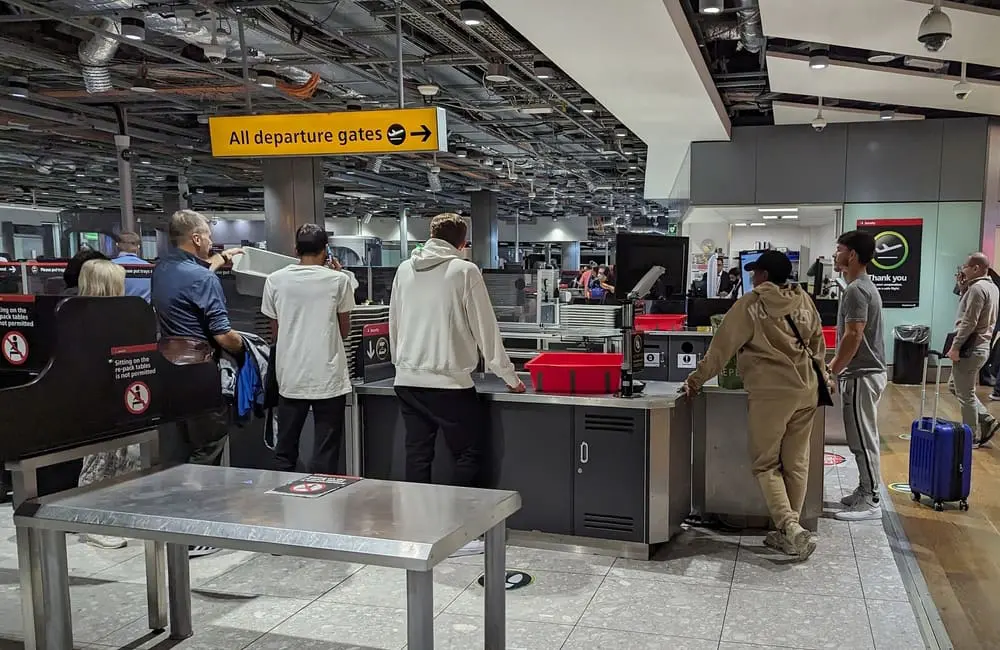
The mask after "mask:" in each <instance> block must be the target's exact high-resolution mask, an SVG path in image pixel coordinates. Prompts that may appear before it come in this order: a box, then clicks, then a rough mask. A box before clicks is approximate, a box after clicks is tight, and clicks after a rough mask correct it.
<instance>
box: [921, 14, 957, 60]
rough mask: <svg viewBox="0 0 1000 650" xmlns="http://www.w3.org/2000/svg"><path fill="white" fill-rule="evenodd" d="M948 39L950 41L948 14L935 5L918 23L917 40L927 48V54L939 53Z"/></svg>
mask: <svg viewBox="0 0 1000 650" xmlns="http://www.w3.org/2000/svg"><path fill="white" fill-rule="evenodd" d="M949 39H951V19H950V18H948V14H946V13H944V12H943V11H941V7H939V6H938V5H935V6H933V7H931V10H930V11H928V12H927V15H926V16H924V19H923V20H922V21H921V22H920V29H919V30H918V31H917V40H918V41H920V42H921V43H922V44H923V46H924V47H925V48H927V51H928V52H940V51H941V48H943V47H944V46H945V43H947V42H948V40H949Z"/></svg>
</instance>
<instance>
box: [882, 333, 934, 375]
mask: <svg viewBox="0 0 1000 650" xmlns="http://www.w3.org/2000/svg"><path fill="white" fill-rule="evenodd" d="M930 338H931V328H930V327H928V326H927V325H898V326H896V327H894V328H893V330H892V339H893V342H892V383H894V384H920V383H922V382H923V381H924V378H923V373H924V358H925V357H926V356H927V349H928V346H929V344H930Z"/></svg>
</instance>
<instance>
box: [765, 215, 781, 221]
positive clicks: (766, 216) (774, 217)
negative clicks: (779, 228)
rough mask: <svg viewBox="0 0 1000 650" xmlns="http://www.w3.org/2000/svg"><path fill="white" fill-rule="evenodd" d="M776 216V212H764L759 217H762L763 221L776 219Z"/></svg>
mask: <svg viewBox="0 0 1000 650" xmlns="http://www.w3.org/2000/svg"><path fill="white" fill-rule="evenodd" d="M777 218H778V215H776V214H765V215H764V216H763V217H761V219H763V220H764V221H771V220H772V219H777Z"/></svg>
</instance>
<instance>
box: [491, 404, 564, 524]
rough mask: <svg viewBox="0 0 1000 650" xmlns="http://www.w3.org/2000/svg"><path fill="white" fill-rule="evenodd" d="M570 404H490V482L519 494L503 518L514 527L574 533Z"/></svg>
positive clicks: (498, 487)
mask: <svg viewBox="0 0 1000 650" xmlns="http://www.w3.org/2000/svg"><path fill="white" fill-rule="evenodd" d="M571 411H572V408H571V407H569V406H549V405H532V404H514V403H510V402H491V403H490V422H491V429H492V436H491V449H490V453H489V455H490V456H491V462H490V463H489V466H490V467H491V469H492V473H493V476H492V477H491V478H492V480H491V481H490V483H489V485H490V486H491V487H495V488H497V489H500V490H516V491H518V492H520V493H521V504H522V505H521V509H520V510H519V511H517V512H516V513H514V515H513V516H511V518H510V519H508V520H507V525H508V526H510V527H511V528H512V529H515V530H529V531H530V530H537V531H542V532H546V533H553V534H556V535H572V534H573V511H572V509H571V508H570V507H569V504H570V503H572V500H573V471H574V467H573V431H572V416H571V413H570V412H571Z"/></svg>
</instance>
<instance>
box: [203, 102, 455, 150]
mask: <svg viewBox="0 0 1000 650" xmlns="http://www.w3.org/2000/svg"><path fill="white" fill-rule="evenodd" d="M208 126H209V132H210V134H211V139H212V155H213V156H215V157H216V158H241V157H252V158H260V157H271V156H346V155H359V154H362V155H363V154H388V153H404V152H405V153H412V152H421V151H447V150H448V138H447V134H448V126H447V118H446V114H445V111H444V109H443V108H437V107H429V108H404V109H398V110H386V111H342V112H339V113H283V114H279V115H239V116H225V117H212V118H209V122H208Z"/></svg>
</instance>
